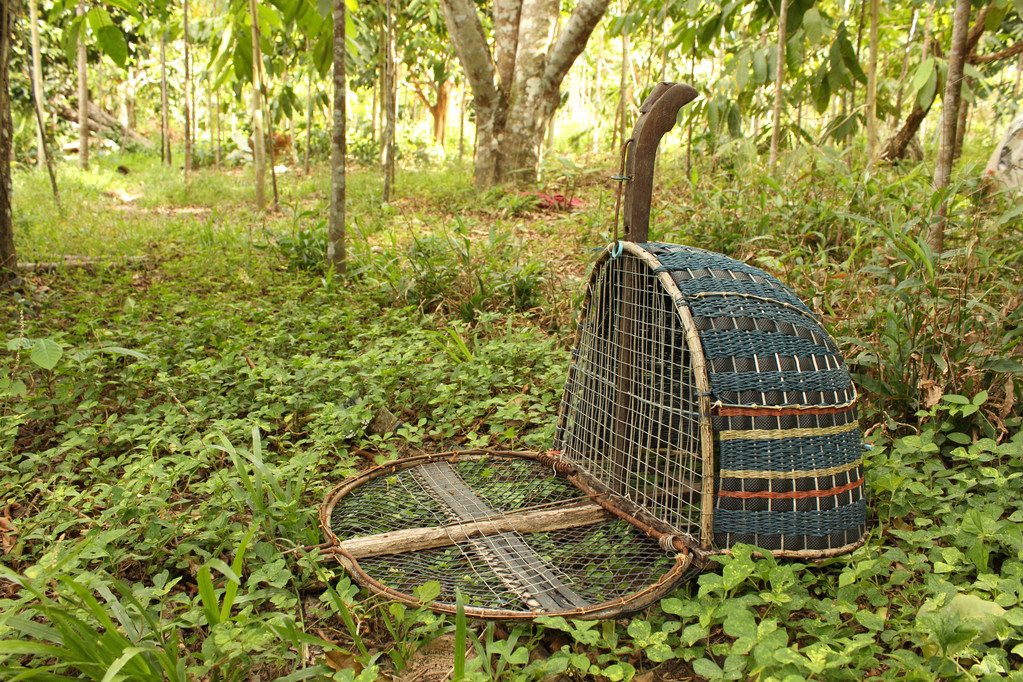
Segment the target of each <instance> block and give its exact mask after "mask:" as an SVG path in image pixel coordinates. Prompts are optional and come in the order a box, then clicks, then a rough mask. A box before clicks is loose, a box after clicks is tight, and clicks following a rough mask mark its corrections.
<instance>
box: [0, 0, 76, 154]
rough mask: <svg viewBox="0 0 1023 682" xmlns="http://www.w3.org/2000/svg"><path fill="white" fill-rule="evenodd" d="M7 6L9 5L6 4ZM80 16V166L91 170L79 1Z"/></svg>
mask: <svg viewBox="0 0 1023 682" xmlns="http://www.w3.org/2000/svg"><path fill="white" fill-rule="evenodd" d="M4 5H5V6H6V5H7V3H4ZM78 16H79V17H81V18H82V24H81V28H80V29H79V31H78V165H79V166H81V167H82V170H88V169H89V76H88V72H87V71H86V69H87V68H88V63H87V61H86V54H85V1H84V0H79V1H78Z"/></svg>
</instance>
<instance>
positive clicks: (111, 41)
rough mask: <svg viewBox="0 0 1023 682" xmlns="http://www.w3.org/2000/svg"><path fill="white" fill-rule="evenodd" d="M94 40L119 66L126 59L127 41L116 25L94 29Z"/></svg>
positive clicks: (124, 62) (125, 61)
mask: <svg viewBox="0 0 1023 682" xmlns="http://www.w3.org/2000/svg"><path fill="white" fill-rule="evenodd" d="M96 42H97V43H99V46H100V49H102V50H103V52H104V53H105V54H106V55H107V56H108V57H110V59H111V60H113V62H114V63H115V64H117V65H118V66H120V67H122V68H123V67H124V65H125V64H126V63H127V61H128V42H127V41H126V40H125V39H124V34H123V33H121V29H119V28H118V27H116V26H113V25H110V26H102V27H100V28H99V29H97V30H96Z"/></svg>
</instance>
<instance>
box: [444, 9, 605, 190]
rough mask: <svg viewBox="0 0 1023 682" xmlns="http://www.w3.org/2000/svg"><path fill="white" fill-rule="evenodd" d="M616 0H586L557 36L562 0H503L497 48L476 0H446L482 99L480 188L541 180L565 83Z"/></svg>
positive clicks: (453, 32) (496, 16)
mask: <svg viewBox="0 0 1023 682" xmlns="http://www.w3.org/2000/svg"><path fill="white" fill-rule="evenodd" d="M608 1H609V0H579V2H577V3H576V4H575V8H574V9H573V11H572V14H571V15H570V16H569V18H568V20H567V21H566V22H565V23H564V26H563V27H562V29H561V31H560V32H557V34H556V35H555V31H554V28H555V25H556V23H557V19H558V13H559V9H560V3H559V2H558V0H495V1H494V10H493V25H494V45H495V48H494V52H493V53H492V52H491V51H490V47H489V45H488V44H487V41H486V38H485V34H484V31H483V24H482V22H481V20H480V16H479V15H478V14H477V10H476V5H475V3H474V2H473V1H472V0H441V8H442V9H443V10H444V19H445V22H446V24H447V27H448V35H449V36H450V37H451V41H452V43H453V44H454V48H455V54H456V55H457V56H458V60H459V62H460V63H461V64H462V70H463V71H464V72H465V75H466V78H467V79H468V81H469V85H470V87H471V88H472V93H473V98H474V100H475V105H476V139H477V142H476V159H475V161H476V168H475V173H474V182H475V184H476V186H477V187H480V188H486V187H490V186H491V185H494V184H498V183H504V182H508V181H511V180H524V181H530V182H531V181H534V180H536V177H537V172H538V165H539V158H540V145H541V143H542V141H543V133H544V128H545V125H546V122H547V120H548V119H549V118H550V116H551V114H552V113H553V112H554V110H555V109H556V108H557V106H558V104H559V103H560V95H559V90H560V87H561V82H562V81H563V80H564V78H565V75H566V74H567V73H568V70H569V68H570V67H571V66H572V63H573V62H574V61H575V60H576V58H577V57H578V56H579V54H580V53H581V52H582V51H583V49H585V47H586V42H587V40H588V39H589V37H590V34H591V33H592V32H593V29H594V27H595V26H596V25H597V22H598V21H599V20H600V18H601V17H603V16H604V13H605V12H606V11H607V6H608Z"/></svg>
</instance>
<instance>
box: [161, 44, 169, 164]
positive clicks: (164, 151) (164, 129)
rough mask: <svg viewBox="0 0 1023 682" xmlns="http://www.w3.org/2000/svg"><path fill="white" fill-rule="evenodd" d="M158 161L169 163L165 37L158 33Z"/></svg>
mask: <svg viewBox="0 0 1023 682" xmlns="http://www.w3.org/2000/svg"><path fill="white" fill-rule="evenodd" d="M160 161H162V162H163V164H164V165H165V166H170V165H171V144H170V110H169V108H168V103H167V38H166V36H165V35H164V34H163V33H161V34H160Z"/></svg>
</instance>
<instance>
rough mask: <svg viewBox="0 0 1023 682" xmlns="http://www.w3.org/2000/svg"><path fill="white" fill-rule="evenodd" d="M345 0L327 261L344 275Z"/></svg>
mask: <svg viewBox="0 0 1023 682" xmlns="http://www.w3.org/2000/svg"><path fill="white" fill-rule="evenodd" d="M345 87H346V86H345V0H334V126H333V130H332V131H331V135H330V227H329V233H328V235H327V262H328V263H329V264H330V265H331V266H333V268H334V275H335V276H344V274H345V265H346V263H345V154H346V152H347V150H346V149H345V147H346V139H345V124H346V118H347V117H346V113H347V112H346V108H345Z"/></svg>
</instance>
